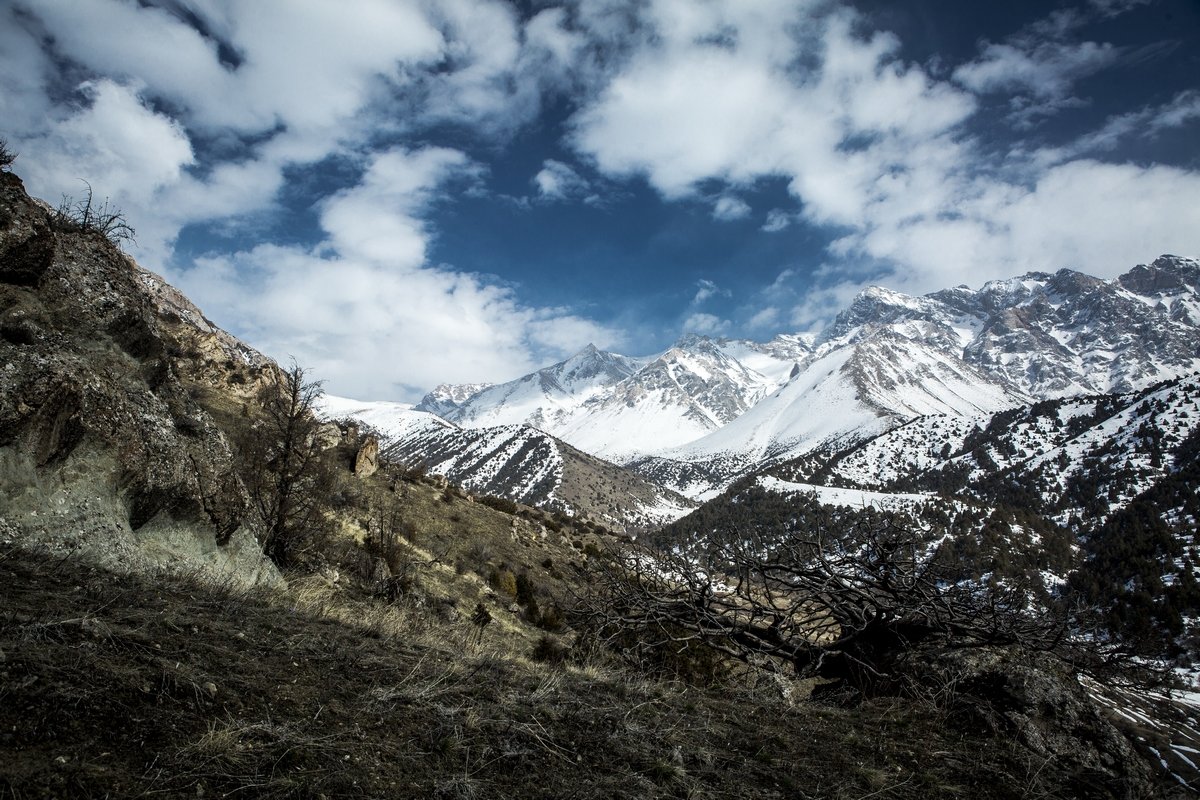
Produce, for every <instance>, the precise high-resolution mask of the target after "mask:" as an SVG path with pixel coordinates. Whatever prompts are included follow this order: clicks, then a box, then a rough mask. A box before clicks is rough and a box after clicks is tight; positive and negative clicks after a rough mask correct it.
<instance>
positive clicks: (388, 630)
mask: <svg viewBox="0 0 1200 800" xmlns="http://www.w3.org/2000/svg"><path fill="white" fill-rule="evenodd" d="M0 558H3V561H2V562H0V575H2V584H3V586H4V589H3V609H4V610H3V611H2V612H0V653H2V655H0V687H2V688H0V731H2V733H0V797H47V796H59V797H83V796H109V797H129V796H168V797H169V796H188V797H197V796H214V795H215V796H228V795H231V794H234V793H236V796H239V797H246V796H264V797H322V796H324V797H380V796H389V797H448V798H472V797H547V798H551V797H555V798H557V797H579V798H590V797H596V798H599V797H604V798H617V797H628V798H635V797H637V798H641V797H713V798H717V797H755V798H764V797H788V798H797V797H800V798H803V797H846V798H851V797H854V798H857V797H864V796H880V797H913V798H916V797H1019V796H1043V797H1071V796H1092V797H1102V796H1111V797H1134V796H1140V797H1145V796H1156V795H1157V794H1158V790H1156V789H1155V788H1154V784H1153V783H1152V782H1151V781H1150V779H1149V778H1148V773H1147V772H1146V769H1145V766H1144V764H1128V765H1125V767H1126V768H1127V769H1128V771H1127V773H1126V779H1125V780H1121V781H1109V782H1107V783H1101V782H1100V781H1099V780H1097V781H1096V782H1092V780H1090V779H1089V776H1088V775H1087V774H1086V773H1080V772H1075V773H1072V772H1071V771H1070V770H1067V769H1064V765H1063V764H1059V763H1055V762H1054V760H1053V759H1049V758H1047V757H1044V756H1039V755H1037V754H1035V752H1033V751H1032V750H1030V749H1029V748H1027V747H1025V746H1022V745H1021V744H1019V743H1018V742H1017V739H1016V737H1013V736H1011V735H1006V734H1002V733H1000V732H997V733H995V734H989V733H988V732H987V730H988V727H989V726H987V725H983V724H981V723H980V718H979V717H978V716H976V715H971V714H962V713H959V711H958V710H957V709H952V708H951V707H950V706H949V705H943V704H941V703H939V702H938V699H937V698H933V699H930V700H928V701H924V702H920V703H918V702H914V701H910V700H902V699H888V700H886V701H867V702H865V703H863V704H861V705H859V706H857V707H854V708H835V707H829V706H825V705H821V704H815V703H799V704H795V705H792V704H789V703H788V702H786V701H784V700H782V699H780V697H779V693H778V691H777V688H776V687H772V686H770V685H760V686H759V687H753V686H750V685H733V686H726V687H723V688H722V689H721V690H720V691H711V690H701V689H697V688H694V687H687V686H684V685H682V684H677V683H668V682H656V681H651V680H648V679H645V678H644V677H639V676H634V675H631V674H628V673H625V672H622V671H620V670H617V669H616V668H613V667H611V666H604V665H601V664H598V663H595V662H592V663H585V664H584V665H582V666H580V665H573V664H567V665H564V666H559V667H551V666H547V665H545V664H539V663H535V662H533V661H531V660H529V659H527V658H525V657H523V656H522V655H520V654H519V653H514V652H512V650H511V645H512V644H513V640H511V639H508V638H507V637H506V636H505V635H504V634H502V633H501V632H499V631H492V630H491V629H489V630H487V631H485V635H484V640H483V643H482V645H480V646H478V647H474V646H472V645H470V644H468V641H467V640H468V639H469V637H470V636H471V634H472V630H471V629H470V624H469V622H467V621H465V620H463V621H458V622H454V623H447V622H442V621H441V618H440V617H439V616H437V615H435V614H432V613H425V612H422V611H421V610H417V609H411V608H408V609H405V608H398V607H394V606H393V607H387V606H382V605H380V604H378V603H376V602H373V601H369V600H361V601H360V600H355V599H352V598H350V597H349V596H346V595H338V594H337V593H336V592H335V591H334V590H332V589H330V588H329V587H327V586H326V585H325V584H323V583H321V582H319V579H308V580H307V581H293V583H292V585H291V587H290V588H289V589H287V590H261V589H260V590H254V591H250V592H248V591H247V590H245V589H237V590H234V589H230V588H227V587H220V586H214V585H212V584H211V583H203V582H200V581H197V580H191V581H189V580H182V581H180V580H173V581H171V580H155V579H152V578H147V577H135V576H131V575H119V574H112V573H106V572H101V571H98V570H96V569H93V568H88V567H86V566H85V565H83V564H80V563H78V562H76V561H74V560H71V561H62V560H43V559H41V558H39V557H38V556H36V555H33V554H30V553H26V552H22V551H16V550H14V551H9V552H8V553H6V554H4V555H2V556H0ZM944 699H946V700H947V703H948V702H949V698H948V697H947V698H944ZM1083 733H1084V732H1082V731H1081V734H1083ZM1095 777H1096V778H1099V776H1095Z"/></svg>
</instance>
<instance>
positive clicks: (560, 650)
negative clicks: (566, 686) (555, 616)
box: [529, 636, 568, 664]
mask: <svg viewBox="0 0 1200 800" xmlns="http://www.w3.org/2000/svg"><path fill="white" fill-rule="evenodd" d="M567 652H568V651H567V648H566V647H564V646H563V645H562V644H561V643H560V642H558V641H557V640H556V639H554V637H552V636H542V637H540V638H539V639H538V640H537V644H536V645H534V647H533V652H532V653H530V654H529V657H530V658H532V659H533V660H534V661H538V662H541V663H543V664H561V663H563V662H564V661H566V660H567Z"/></svg>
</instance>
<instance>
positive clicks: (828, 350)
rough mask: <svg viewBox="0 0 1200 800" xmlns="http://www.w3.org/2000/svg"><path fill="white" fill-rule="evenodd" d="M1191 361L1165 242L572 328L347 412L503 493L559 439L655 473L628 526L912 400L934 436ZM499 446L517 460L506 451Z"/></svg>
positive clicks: (1190, 323)
mask: <svg viewBox="0 0 1200 800" xmlns="http://www.w3.org/2000/svg"><path fill="white" fill-rule="evenodd" d="M1197 370H1200V262H1197V261H1196V260H1194V259H1190V258H1183V257H1179V256H1170V255H1164V256H1161V257H1160V258H1158V259H1156V260H1155V261H1154V262H1153V263H1151V264H1149V265H1139V266H1136V267H1134V268H1133V269H1131V270H1130V271H1128V272H1126V273H1125V274H1123V275H1121V276H1120V277H1118V278H1116V279H1114V280H1102V279H1099V278H1094V277H1091V276H1089V275H1086V274H1084V273H1081V272H1077V271H1074V270H1069V269H1063V270H1060V271H1058V272H1056V273H1052V274H1051V273H1043V272H1031V273H1028V274H1026V275H1023V276H1021V277H1017V278H1012V279H1008V280H1001V281H991V282H988V283H986V284H984V285H983V286H982V287H981V288H979V289H971V288H969V287H966V286H958V287H954V288H950V289H945V290H942V291H938V292H934V293H932V294H927V295H923V296H911V295H906V294H903V293H900V292H896V291H892V290H888V289H884V288H880V287H870V288H867V289H865V290H864V291H862V292H861V293H860V294H859V295H858V296H857V297H855V298H854V300H853V301H852V302H851V303H850V304H849V305H848V306H847V307H846V308H845V309H844V310H843V311H842V312H841V313H840V314H838V315H837V316H836V318H835V319H834V320H833V322H832V323H830V324H829V325H828V326H827V327H826V328H825V329H824V330H822V331H819V332H817V333H798V334H788V335H780V336H777V337H775V338H774V339H772V340H770V341H768V342H751V341H745V340H732V339H712V338H709V337H706V336H697V335H694V334H689V335H686V336H684V337H683V338H681V339H680V340H679V341H677V342H676V343H675V344H673V345H672V346H671V347H669V348H667V349H666V350H665V351H663V352H662V353H658V354H654V355H651V356H647V357H630V356H625V355H620V354H616V353H609V352H605V351H602V350H599V349H597V348H596V347H594V346H592V345H589V346H587V347H586V348H584V349H583V350H582V351H580V352H579V353H577V354H575V355H574V356H572V357H570V358H568V359H566V360H564V361H562V362H559V363H557V364H554V365H551V366H548V367H545V368H543V369H540V370H538V371H536V372H533V373H531V374H529V375H525V376H522V377H520V378H517V379H515V380H512V381H509V382H507V383H502V384H497V385H486V384H469V385H460V386H440V387H438V388H437V389H435V390H434V391H432V392H430V393H429V394H428V395H427V396H426V397H425V398H424V399H423V400H422V401H421V402H420V403H419V404H417V405H416V406H415V407H410V406H404V405H400V404H391V405H386V406H381V405H379V404H375V405H373V406H371V409H372V410H371V411H370V412H369V413H368V412H367V411H366V410H365V407H363V409H360V411H359V412H358V413H357V415H358V416H360V418H361V419H363V420H364V421H366V422H369V423H370V424H373V425H375V426H376V427H378V428H379V429H380V430H381V431H383V432H384V433H385V435H386V436H388V438H389V439H390V441H391V444H392V450H391V452H392V453H393V454H394V455H395V456H396V457H399V458H403V459H406V460H412V461H419V462H424V463H426V464H427V465H428V466H429V467H430V468H431V469H438V470H444V471H445V472H446V473H447V474H448V475H449V476H450V477H452V478H455V479H459V478H464V479H470V477H471V476H480V475H490V476H495V475H500V474H504V475H506V476H508V478H509V480H507V481H500V482H497V481H496V480H494V478H488V479H486V480H484V479H480V478H475V479H476V480H477V482H478V483H479V485H480V486H481V487H482V486H486V487H487V488H488V490H489V491H491V492H494V493H498V494H507V495H511V496H513V497H514V499H516V498H518V497H519V498H521V499H523V500H526V501H536V500H537V499H538V498H539V497H540V498H541V500H542V501H543V502H545V501H548V500H550V494H551V493H550V492H549V491H543V492H540V493H539V492H537V491H531V490H530V488H529V487H530V486H533V485H537V484H539V482H540V483H541V484H543V485H547V486H548V485H549V484H547V483H546V481H545V480H543V479H537V478H536V474H537V473H538V470H541V471H542V472H543V473H545V472H546V471H547V470H549V472H551V473H554V474H555V477H554V478H553V480H552V481H551V483H554V482H557V484H561V481H562V478H561V468H559V467H556V466H555V463H554V462H555V460H556V459H559V460H561V455H560V454H561V452H563V451H565V450H567V449H570V448H573V449H574V450H576V451H579V452H581V453H582V454H587V455H590V456H593V457H595V458H598V459H603V460H605V461H608V462H611V463H612V464H615V465H617V466H620V467H624V468H625V469H626V470H628V471H630V472H632V473H635V474H636V475H637V476H640V478H641V479H642V481H643V482H644V483H647V484H649V486H650V487H653V488H652V489H650V490H649V494H647V493H646V492H642V499H641V500H640V501H638V502H632V501H631V502H630V503H626V504H624V505H625V506H626V510H625V511H623V512H621V513H625V514H629V513H630V509H632V508H634V507H637V508H638V511H637V512H636V513H635V514H633V516H637V517H639V519H638V520H637V525H635V526H634V527H640V526H642V525H645V524H647V523H649V521H650V520H652V519H653V520H660V521H661V520H664V519H666V518H668V517H669V516H670V515H671V514H679V513H684V512H685V511H686V510H687V509H688V508H689V507H691V506H690V504H689V503H687V501H686V500H683V501H682V502H681V499H682V498H687V499H690V500H691V501H693V504H694V503H695V502H702V501H705V500H707V499H711V498H712V497H714V496H716V495H717V494H719V493H720V492H721V491H722V490H724V489H725V488H726V487H727V486H729V485H730V484H731V483H732V482H733V481H734V480H735V479H736V478H738V477H739V476H742V475H747V474H751V473H754V472H758V471H761V470H764V469H766V468H769V467H771V466H773V465H779V464H784V463H788V462H792V461H795V460H797V459H801V458H803V457H804V456H806V455H811V454H817V453H824V454H826V455H829V454H832V453H836V452H840V451H844V450H847V449H848V448H854V447H856V446H859V445H861V444H863V443H865V442H868V441H879V439H878V437H883V436H884V435H885V434H888V433H889V432H891V431H898V430H904V429H906V428H907V427H910V426H911V425H913V424H914V421H916V420H926V422H924V423H921V424H923V425H926V426H929V427H936V428H937V430H938V431H939V436H941V437H942V438H938V439H937V441H936V442H934V444H933V445H931V446H933V447H935V449H937V450H938V451H939V452H940V451H941V450H942V449H944V447H945V446H946V445H947V444H950V445H951V446H952V449H954V447H956V446H957V445H958V444H959V443H960V442H959V441H957V440H955V436H956V435H957V434H952V433H950V431H958V430H960V429H965V428H968V427H971V426H983V427H987V426H988V425H989V424H992V423H991V420H993V419H994V418H996V415H998V414H1001V412H1006V411H1009V410H1012V409H1017V408H1022V407H1026V406H1030V405H1031V404H1035V403H1038V402H1041V401H1046V400H1057V399H1065V398H1087V397H1095V396H1101V395H1122V394H1129V393H1131V392H1137V391H1139V390H1142V389H1145V388H1146V387H1149V386H1152V385H1154V384H1156V383H1160V382H1163V381H1170V380H1174V379H1178V378H1181V377H1184V376H1188V375H1191V374H1193V373H1195V372H1196V371H1197ZM335 402H337V401H335ZM934 420H937V421H938V422H934ZM514 426H515V427H514ZM522 426H524V427H522ZM896 435H897V436H899V434H896ZM483 440H486V441H487V442H489V443H491V444H489V445H481V444H480V442H481V441H483ZM516 440H522V441H524V442H525V444H522V445H519V446H518V445H516V444H514V442H515V441H516ZM500 441H505V442H509V444H507V445H505V446H499V445H498V444H497V443H498V442H500ZM534 441H537V442H539V443H541V444H543V445H544V447H543V448H542V450H538V448H537V447H535V446H534V445H532V444H530V443H531V442H534ZM881 441H892V439H887V438H884V439H882V440H881ZM882 446H883V445H882V444H877V445H876V447H877V448H878V447H882ZM468 452H470V453H474V454H475V455H472V456H470V457H466V458H460V457H457V456H456V457H454V458H451V457H450V456H449V454H451V453H468ZM535 452H544V453H545V454H546V455H545V458H541V459H538V458H533V457H532V455H531V454H532V453H535ZM515 453H520V454H521V458H522V459H523V461H524V462H527V463H525V464H524V465H523V466H522V465H514V464H513V463H512V456H513V455H514V454H515ZM899 457H901V458H902V459H903V458H907V456H906V455H902V456H899ZM889 458H891V456H889ZM489 459H493V460H495V463H492V464H485V463H484V462H486V461H488V460H489ZM534 462H537V464H538V467H537V468H536V469H535V468H534V467H533V463H534ZM556 470H557V471H556ZM468 473H469V474H468ZM543 478H544V476H543ZM557 484H556V485H557ZM679 496H682V498H680V497H679ZM651 497H653V499H651ZM557 499H558V501H559V502H562V503H563V504H564V505H567V506H568V507H569V506H570V505H571V504H570V503H568V502H565V501H563V500H562V498H561V497H559V498H557ZM608 512H609V513H607V514H606V515H605V516H606V517H607V518H608V519H609V520H610V521H612V520H613V519H614V518H615V517H619V516H620V515H621V514H620V513H616V512H615V509H611V508H610V509H609V510H608ZM630 521H632V517H630Z"/></svg>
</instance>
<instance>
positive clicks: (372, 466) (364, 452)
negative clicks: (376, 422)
mask: <svg viewBox="0 0 1200 800" xmlns="http://www.w3.org/2000/svg"><path fill="white" fill-rule="evenodd" d="M378 470H379V439H377V438H376V437H374V436H368V437H367V439H366V441H364V442H363V443H362V446H361V447H360V448H358V454H357V455H355V456H354V474H355V475H357V476H358V477H360V478H368V477H370V476H372V475H374V474H375V473H376V472H377V471H378Z"/></svg>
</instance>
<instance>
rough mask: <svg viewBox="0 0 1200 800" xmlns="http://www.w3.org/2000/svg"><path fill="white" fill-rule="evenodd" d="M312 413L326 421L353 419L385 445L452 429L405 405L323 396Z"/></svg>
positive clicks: (423, 412)
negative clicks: (384, 442) (364, 425)
mask: <svg viewBox="0 0 1200 800" xmlns="http://www.w3.org/2000/svg"><path fill="white" fill-rule="evenodd" d="M315 409H316V412H317V414H318V415H320V416H321V417H323V418H325V419H331V420H336V419H346V418H350V419H355V420H358V421H359V422H362V423H365V424H366V425H369V426H370V427H372V428H374V429H375V430H376V431H378V432H379V434H380V436H381V437H382V438H383V439H384V441H394V440H396V439H402V438H406V437H410V436H415V435H419V434H421V433H423V432H425V431H430V430H434V431H436V430H442V429H447V428H453V427H454V425H452V424H451V423H449V422H446V420H444V419H442V418H441V417H439V416H437V415H436V414H431V413H428V412H425V411H417V410H415V409H414V408H413V406H412V405H410V404H408V403H391V402H386V401H376V402H370V401H362V400H351V399H350V398H348V397H337V396H335V395H329V394H324V395H321V397H320V398H318V400H317V402H316V404H315Z"/></svg>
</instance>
